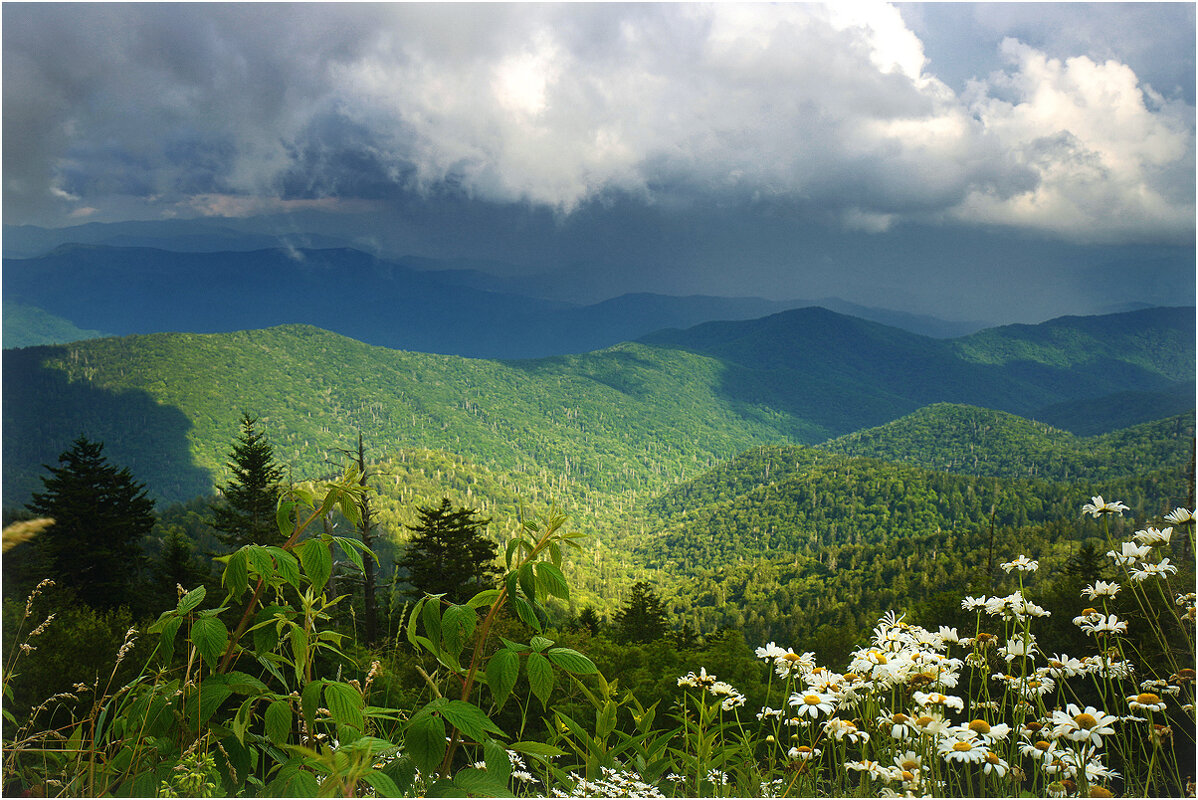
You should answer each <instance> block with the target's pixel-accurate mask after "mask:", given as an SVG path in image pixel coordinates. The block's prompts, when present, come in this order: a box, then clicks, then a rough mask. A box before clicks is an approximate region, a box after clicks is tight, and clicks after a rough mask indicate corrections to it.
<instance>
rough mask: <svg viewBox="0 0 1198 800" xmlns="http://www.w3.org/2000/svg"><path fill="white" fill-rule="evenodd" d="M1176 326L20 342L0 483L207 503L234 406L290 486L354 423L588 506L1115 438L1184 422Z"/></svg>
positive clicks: (276, 332)
mask: <svg viewBox="0 0 1198 800" xmlns="http://www.w3.org/2000/svg"><path fill="white" fill-rule="evenodd" d="M1193 330H1194V309H1192V308H1176V309H1152V310H1148V311H1138V312H1129V313H1127V314H1116V315H1109V316H1106V317H1102V318H1063V319H1061V320H1053V321H1050V322H1048V323H1044V324H1043V325H1039V326H1010V327H1009V328H1004V329H998V330H997V331H984V332H980V333H978V334H974V335H971V336H967V337H962V338H959V339H953V340H938V339H932V338H929V337H922V336H918V335H916V334H911V333H908V332H905V331H901V330H898V329H894V328H888V327H886V326H882V325H879V324H877V323H872V322H867V321H865V320H860V319H855V318H852V317H846V316H844V315H840V314H836V313H834V312H831V311H827V310H826V309H820V308H808V309H797V310H791V311H786V312H782V313H779V314H775V315H772V316H769V317H765V318H762V319H756V320H749V321H744V322H720V323H705V324H702V325H699V326H696V327H693V328H691V329H688V330H685V331H682V330H673V331H662V332H659V333H656V334H653V335H651V336H647V337H644V338H643V339H642V340H641V341H640V342H628V343H623V344H620V345H616V346H613V347H610V348H606V349H603V350H598V351H594V352H590V353H584V354H578V355H562V356H553V357H549V358H544V359H526V360H515V361H494V360H483V359H467V358H462V357H458V356H446V355H434V354H427V353H415V352H407V351H398V350H392V349H388V348H382V347H377V346H370V345H367V344H364V343H362V342H359V341H356V340H353V339H350V338H347V337H344V336H341V335H338V334H333V333H330V332H328V331H324V330H321V329H317V328H313V327H310V326H300V325H288V326H280V327H275V328H270V329H265V330H252V331H241V332H235V333H223V334H207V335H201V334H182V333H170V334H152V335H144V336H128V337H121V338H106V339H93V340H86V341H80V342H75V343H72V344H69V345H62V346H44V347H33V348H24V349H19V350H10V351H6V353H5V364H4V366H5V369H4V376H3V379H4V398H5V403H4V426H5V427H4V429H5V437H4V478H5V480H4V492H5V498H6V502H22V501H23V500H24V497H25V495H26V493H27V492H28V491H29V490H30V489H31V488H33V487H35V486H36V485H37V484H36V477H35V476H36V475H37V474H38V472H39V470H40V465H41V464H43V463H48V462H49V461H50V460H51V459H53V457H54V456H55V455H56V454H57V453H58V452H61V451H62V450H63V449H65V448H66V446H67V445H68V444H69V442H70V441H71V440H72V439H73V438H74V437H76V436H78V435H79V434H81V433H84V434H87V435H88V436H90V437H92V438H98V439H102V440H104V441H106V442H107V443H108V444H109V445H110V447H111V448H112V450H113V453H114V456H115V457H117V458H118V459H119V460H121V461H122V462H123V463H127V464H129V465H130V467H131V468H133V469H134V472H135V474H138V475H140V476H141V477H142V479H143V480H145V481H146V482H147V483H148V484H149V485H150V487H151V489H152V490H153V491H154V492H155V493H156V494H157V495H158V496H160V497H164V498H170V499H184V498H186V497H190V496H193V495H195V494H199V493H204V492H206V491H208V490H210V489H211V487H212V486H213V484H214V483H218V482H220V480H221V474H222V469H223V464H224V459H225V454H226V452H227V448H228V443H229V442H230V441H231V440H232V439H233V437H234V436H235V432H236V424H237V420H238V417H239V416H240V414H241V413H242V412H243V411H245V412H249V413H253V414H256V415H258V416H261V417H262V418H263V419H264V421H265V422H266V424H268V426H269V428H271V429H273V430H274V431H275V434H274V438H275V440H276V442H277V446H278V447H279V450H280V455H281V456H282V457H283V459H284V460H285V461H286V462H287V463H289V464H291V465H292V466H293V468H294V469H295V470H296V471H297V473H298V474H300V475H313V474H319V473H321V472H322V471H323V470H326V469H327V459H328V458H329V457H330V454H331V453H334V452H336V448H338V447H341V446H344V445H345V442H347V441H348V440H349V438H351V437H352V436H353V435H356V431H358V430H359V429H360V430H362V431H363V433H364V434H365V435H366V436H367V437H368V438H369V439H371V440H372V441H375V442H378V443H379V444H378V446H379V447H381V448H384V449H390V448H398V447H426V448H433V449H444V450H448V451H450V452H455V453H458V454H460V455H462V456H465V457H468V458H471V459H474V460H475V461H478V462H480V463H484V464H488V465H492V466H497V467H501V468H503V469H507V470H516V471H521V472H525V473H528V474H534V475H543V476H544V477H546V479H547V480H549V481H550V482H551V483H568V484H570V485H572V486H573V487H574V489H572V491H575V492H576V493H583V494H585V493H586V492H595V491H599V492H604V493H609V494H610V493H619V492H622V491H630V490H633V489H645V490H648V489H650V488H653V487H660V486H665V485H667V484H668V483H670V482H673V481H676V480H680V479H686V478H690V477H693V476H694V475H695V474H696V473H697V472H698V471H700V470H702V469H704V468H706V467H708V466H711V465H712V464H713V463H715V462H716V461H719V460H722V459H727V458H730V457H732V456H735V455H736V454H737V453H739V452H742V451H744V450H746V449H748V448H750V447H753V446H756V445H760V444H768V443H788V442H795V443H807V444H816V443H819V442H823V441H825V440H828V439H830V438H834V437H836V436H841V435H844V434H849V433H852V432H854V431H858V430H861V429H862V428H868V427H872V426H877V425H881V424H884V423H887V422H890V421H892V420H895V419H897V418H899V417H902V416H904V415H907V414H909V413H911V412H913V411H915V410H917V409H919V408H921V407H923V406H926V405H930V404H933V403H958V404H960V403H964V404H969V405H974V406H982V407H986V408H991V409H995V410H998V411H1005V412H1008V413H1013V414H1018V415H1020V416H1024V417H1033V418H1034V417H1036V416H1037V412H1038V410H1040V409H1045V408H1059V407H1060V406H1061V404H1063V403H1070V402H1073V403H1089V404H1090V405H1091V410H1092V412H1093V413H1094V416H1093V417H1090V418H1087V419H1086V420H1084V421H1082V422H1084V425H1085V426H1087V427H1094V426H1098V427H1103V428H1104V429H1105V430H1111V429H1113V428H1114V427H1117V426H1115V425H1103V420H1102V411H1103V408H1104V406H1103V403H1104V401H1106V400H1107V399H1109V398H1111V397H1114V398H1116V401H1115V402H1116V405H1117V411H1118V412H1119V414H1120V415H1122V416H1126V409H1125V408H1123V407H1122V406H1121V405H1119V403H1121V402H1122V400H1123V399H1124V398H1123V395H1122V392H1124V391H1125V390H1126V389H1127V387H1129V386H1130V387H1136V389H1137V391H1143V392H1153V393H1155V394H1153V395H1152V396H1153V397H1156V398H1157V399H1158V400H1161V402H1166V401H1169V400H1170V398H1171V399H1172V400H1171V401H1172V402H1173V404H1174V408H1173V410H1172V411H1170V413H1171V414H1178V413H1185V412H1189V411H1191V410H1192V409H1193V381H1194V369H1193V366H1194V352H1195V351H1194V338H1193ZM1186 392H1188V400H1187V397H1186ZM1161 398H1164V399H1163V400H1162V399H1161ZM1157 411H1158V407H1157V406H1152V407H1150V408H1149V412H1147V413H1149V416H1142V417H1141V418H1140V419H1135V420H1134V422H1137V423H1138V422H1145V421H1148V420H1150V419H1153V418H1156V417H1158V416H1162V415H1159V414H1157V413H1156V412H1157ZM1057 427H1061V428H1064V429H1066V430H1069V429H1070V426H1069V425H1060V424H1058V426H1057ZM555 476H556V477H555Z"/></svg>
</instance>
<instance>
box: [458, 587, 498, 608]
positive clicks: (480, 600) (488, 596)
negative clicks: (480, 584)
mask: <svg viewBox="0 0 1198 800" xmlns="http://www.w3.org/2000/svg"><path fill="white" fill-rule="evenodd" d="M499 594H500V592H499V590H498V589H484V590H482V591H481V592H479V593H478V594H476V595H474V597H471V598H470V599H469V600H467V601H466V605H468V606H470V607H471V608H482V607H483V606H489V605H491V604H492V603H494V602H495V601H496V600H497V599H498V598H499Z"/></svg>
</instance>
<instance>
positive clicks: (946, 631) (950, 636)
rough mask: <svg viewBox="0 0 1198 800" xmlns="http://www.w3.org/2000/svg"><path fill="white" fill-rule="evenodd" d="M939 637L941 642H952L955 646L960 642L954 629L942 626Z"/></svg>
mask: <svg viewBox="0 0 1198 800" xmlns="http://www.w3.org/2000/svg"><path fill="white" fill-rule="evenodd" d="M939 636H940V641H941V642H953V643H954V644H957V643H959V642H960V641H961V637H960V636H959V635H958V634H957V629H956V628H947V627H945V626H944V625H941V626H940V631H939Z"/></svg>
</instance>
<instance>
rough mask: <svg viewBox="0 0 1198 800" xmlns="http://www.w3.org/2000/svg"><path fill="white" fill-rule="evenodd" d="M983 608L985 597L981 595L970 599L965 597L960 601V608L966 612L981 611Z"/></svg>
mask: <svg viewBox="0 0 1198 800" xmlns="http://www.w3.org/2000/svg"><path fill="white" fill-rule="evenodd" d="M985 607H986V595H982V596H981V597H970V596H968V595H966V597H965V599H964V600H962V601H961V608H963V609H964V610H966V611H981V610H982V609H983V608H985Z"/></svg>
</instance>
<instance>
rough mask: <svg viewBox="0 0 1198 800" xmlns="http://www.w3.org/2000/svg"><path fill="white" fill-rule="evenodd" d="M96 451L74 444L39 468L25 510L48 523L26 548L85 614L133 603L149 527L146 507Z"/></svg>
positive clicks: (140, 493)
mask: <svg viewBox="0 0 1198 800" xmlns="http://www.w3.org/2000/svg"><path fill="white" fill-rule="evenodd" d="M103 450H104V445H103V444H101V443H99V442H91V441H88V440H87V439H86V438H85V437H79V438H78V439H76V440H75V443H74V444H73V445H72V446H71V449H69V450H67V451H66V452H64V453H62V455H60V456H59V457H58V463H59V465H60V466H58V467H47V469H48V470H49V472H50V475H49V477H43V478H42V483H43V485H44V486H45V491H43V492H35V493H34V495H33V499H32V500H31V501H30V503H29V510H30V511H32V512H33V513H34V514H36V515H38V516H42V517H49V518H51V519H53V520H54V525H52V526H51V527H50V528H48V529H47V530H46V531H44V532H42V534H41V535H40V536H38V537H37V538H36V539H35V540H34V547H35V548H36V549H37V550H38V551H40V555H41V556H42V558H43V559H44V569H45V570H46V572H45V574H44V575H42V576H39V577H53V579H54V580H55V581H58V582H60V583H63V584H65V585H67V586H70V587H71V588H72V589H74V591H75V592H76V594H77V595H78V597H79V599H80V600H82V601H83V602H85V603H87V604H88V605H90V606H92V607H93V608H114V607H116V606H119V605H122V604H128V603H131V602H134V601H135V600H136V599H137V598H135V597H134V596H133V594H132V587H133V586H134V585H135V584H136V583H137V580H138V578H139V573H140V570H141V565H142V553H141V549H140V547H139V544H140V540H141V539H142V537H144V536H145V535H147V534H148V533H149V532H150V529H151V528H152V527H153V524H154V516H153V514H154V501H152V500H150V499H149V498H148V497H146V493H145V488H144V487H143V486H142V485H141V484H140V483H138V482H137V481H135V480H134V479H133V475H132V474H131V473H130V472H129V470H128V468H126V467H122V468H117V467H116V466H114V465H112V464H110V463H108V459H107V458H105V457H104V454H103Z"/></svg>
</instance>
